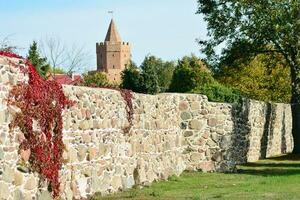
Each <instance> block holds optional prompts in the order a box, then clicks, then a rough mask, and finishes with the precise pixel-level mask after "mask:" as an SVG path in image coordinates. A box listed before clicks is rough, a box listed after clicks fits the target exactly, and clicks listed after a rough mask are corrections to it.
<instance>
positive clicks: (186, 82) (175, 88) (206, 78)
mask: <svg viewBox="0 0 300 200" xmlns="http://www.w3.org/2000/svg"><path fill="white" fill-rule="evenodd" d="M213 82H214V79H213V77H212V74H211V73H210V72H209V71H208V70H207V68H206V66H205V65H204V63H203V62H202V61H201V60H200V59H199V58H197V57H196V56H194V55H192V56H190V57H188V56H185V57H183V58H182V59H181V60H179V61H178V65H177V67H176V69H175V71H174V74H173V78H172V82H171V85H170V88H169V90H170V91H171V92H191V91H192V90H193V89H195V88H196V87H198V86H201V85H205V84H211V83H213Z"/></svg>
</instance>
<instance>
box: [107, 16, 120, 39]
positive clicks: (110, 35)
mask: <svg viewBox="0 0 300 200" xmlns="http://www.w3.org/2000/svg"><path fill="white" fill-rule="evenodd" d="M105 42H122V39H121V36H120V35H119V33H118V29H117V27H116V25H115V22H114V20H113V19H111V22H110V24H109V28H108V31H107V34H106V37H105Z"/></svg>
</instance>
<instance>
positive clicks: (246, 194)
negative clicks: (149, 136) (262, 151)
mask: <svg viewBox="0 0 300 200" xmlns="http://www.w3.org/2000/svg"><path fill="white" fill-rule="evenodd" d="M102 199H103V200H105V199H108V200H109V199H110V200H116V199H139V200H143V199H145V200H148V199H165V200H171V199H188V200H200V199H201V200H202V199H228V200H232V199H242V200H248V199H255V200H260V199H263V200H269V199H272V200H273V199H284V200H292V199H295V200H296V199H297V200H298V199H300V156H292V155H288V156H284V157H278V158H272V159H267V160H261V161H259V162H256V163H249V164H247V165H244V166H238V169H237V172H236V173H228V174H223V173H201V172H185V173H183V174H182V175H181V176H180V177H170V178H169V180H168V181H162V182H158V183H153V184H152V185H151V187H147V188H143V189H131V190H128V191H125V192H120V193H117V194H114V195H110V196H106V197H101V196H97V195H95V196H94V197H93V198H92V200H102Z"/></svg>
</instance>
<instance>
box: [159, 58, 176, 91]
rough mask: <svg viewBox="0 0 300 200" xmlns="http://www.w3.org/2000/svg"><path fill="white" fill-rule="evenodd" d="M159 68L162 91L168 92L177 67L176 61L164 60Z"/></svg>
mask: <svg viewBox="0 0 300 200" xmlns="http://www.w3.org/2000/svg"><path fill="white" fill-rule="evenodd" d="M158 66H160V67H159V68H158V69H157V76H158V85H159V88H160V89H159V90H160V92H166V91H168V90H169V87H170V85H171V82H172V78H173V73H174V70H175V68H176V66H175V63H174V62H163V64H162V65H158Z"/></svg>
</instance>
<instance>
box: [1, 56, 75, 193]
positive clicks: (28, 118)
mask: <svg viewBox="0 0 300 200" xmlns="http://www.w3.org/2000/svg"><path fill="white" fill-rule="evenodd" d="M0 55H2V56H7V57H11V58H22V57H20V56H18V55H16V54H13V53H9V52H0ZM25 64H26V66H28V74H29V81H28V83H19V84H17V85H16V86H14V87H13V88H12V90H11V91H10V94H9V96H8V105H10V106H15V107H17V108H19V109H20V111H21V112H18V113H17V114H16V115H15V117H14V119H13V121H12V122H11V124H10V128H11V130H12V129H13V128H15V127H19V128H20V130H21V131H22V133H23V134H24V136H25V140H24V141H22V142H21V144H20V149H19V151H20V150H27V149H30V151H31V155H30V158H29V162H30V164H31V167H32V169H33V170H34V171H37V172H38V173H40V175H41V176H42V178H44V179H45V180H47V181H48V182H49V184H50V186H51V188H52V191H53V193H52V195H53V197H58V196H59V192H60V191H59V187H60V183H59V170H60V169H61V166H62V153H63V149H64V144H63V141H62V129H63V125H62V124H63V122H62V110H63V109H64V108H66V107H68V106H71V105H72V102H71V101H69V100H68V99H67V98H66V96H65V95H64V93H63V90H62V87H61V85H59V84H58V83H56V82H55V81H49V80H44V79H43V78H41V77H40V75H39V74H38V73H37V71H36V69H35V68H34V66H32V64H31V63H30V62H29V61H26V63H25ZM34 122H35V123H34ZM34 124H36V125H35V126H37V127H34Z"/></svg>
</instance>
